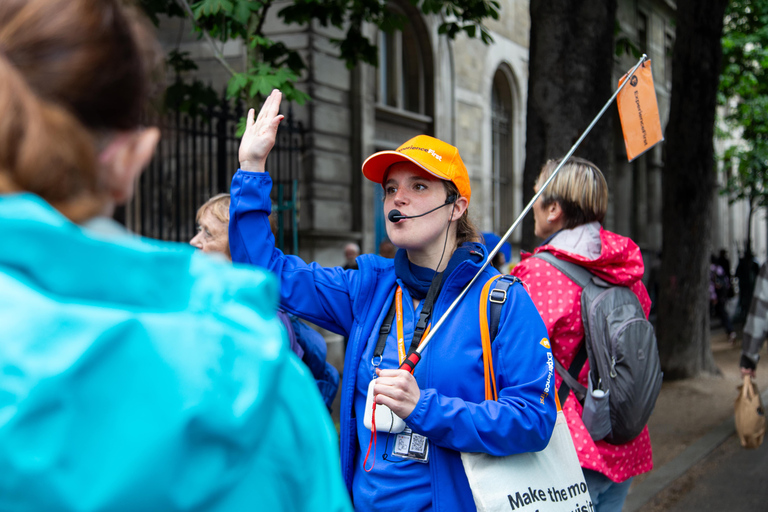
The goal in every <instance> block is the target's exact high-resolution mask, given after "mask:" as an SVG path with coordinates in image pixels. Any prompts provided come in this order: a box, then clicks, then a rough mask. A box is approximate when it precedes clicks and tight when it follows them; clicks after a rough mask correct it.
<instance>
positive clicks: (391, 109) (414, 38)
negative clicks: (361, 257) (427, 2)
mask: <svg viewBox="0 0 768 512" xmlns="http://www.w3.org/2000/svg"><path fill="white" fill-rule="evenodd" d="M388 8H389V9H391V10H392V11H393V12H396V13H399V14H401V15H403V16H405V17H406V20H407V21H406V23H405V25H404V26H403V29H402V31H394V32H392V33H386V32H384V31H383V30H382V31H379V36H378V46H379V48H378V49H379V65H378V68H377V69H376V78H375V85H376V109H375V125H374V135H373V139H374V140H375V141H376V144H375V147H373V148H372V149H373V150H374V151H381V150H385V149H394V148H396V147H398V146H399V145H400V144H402V143H403V142H405V141H406V140H408V139H410V138H412V137H414V136H416V135H418V134H421V133H423V134H427V135H433V134H434V122H433V115H434V108H435V107H434V102H435V99H434V66H435V64H434V55H433V52H432V45H431V43H430V37H429V30H428V29H427V25H426V23H425V22H424V17H423V15H422V14H421V12H420V10H419V9H418V8H417V7H416V6H415V5H414V4H413V3H412V2H410V1H409V0H393V1H391V2H389V3H388ZM372 83H373V81H372ZM371 186H373V187H374V192H373V193H372V194H371V196H372V197H376V198H380V197H381V194H382V192H381V186H379V185H372V184H371ZM372 207H373V223H374V226H373V227H374V243H375V247H378V246H379V243H380V242H381V241H382V240H383V239H384V237H385V234H386V230H385V225H386V219H385V218H384V213H383V211H382V207H381V201H374V202H373V206H372Z"/></svg>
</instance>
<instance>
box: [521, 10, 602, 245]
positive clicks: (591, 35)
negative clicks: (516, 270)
mask: <svg viewBox="0 0 768 512" xmlns="http://www.w3.org/2000/svg"><path fill="white" fill-rule="evenodd" d="M530 12H531V35H530V45H531V46H530V69H529V76H528V113H527V126H526V134H527V135H526V137H527V138H526V142H525V169H524V171H523V197H524V202H525V203H526V204H527V203H528V201H530V199H531V198H532V197H533V186H534V184H535V183H536V178H537V177H538V175H539V170H540V169H541V166H542V165H543V164H544V163H545V161H546V160H548V159H550V158H559V157H562V156H564V155H565V153H566V152H567V151H568V149H570V147H571V146H572V145H573V143H574V142H576V140H577V139H578V138H579V136H580V135H581V134H582V133H583V132H584V130H585V129H586V127H587V126H588V125H589V123H590V122H591V121H592V119H593V118H594V117H595V115H597V113H598V112H599V111H600V108H602V106H603V105H604V104H605V102H606V101H608V98H610V96H611V94H612V92H613V84H612V80H611V70H612V69H613V50H614V41H613V31H614V26H615V19H616V0H608V1H606V0H585V1H580V2H573V1H572V0H549V1H546V2H541V1H533V2H531V3H530ZM612 125H613V118H612V116H611V115H609V114H606V115H604V116H603V119H602V120H601V121H600V122H599V123H598V124H597V125H596V126H595V128H594V129H593V131H592V133H591V134H590V135H589V136H588V137H587V138H586V139H585V140H584V142H583V143H582V145H581V147H580V148H579V149H578V150H577V151H576V153H575V154H576V155H577V156H581V157H584V158H587V159H589V160H591V161H593V162H594V163H595V164H597V166H598V167H600V169H601V170H602V171H603V172H604V173H605V174H606V175H609V174H610V173H609V172H608V171H609V169H608V167H609V166H610V163H611V151H612V147H613V144H612V140H613V139H612V137H613V132H612ZM522 239H523V241H522V246H523V248H524V249H526V250H531V249H533V247H535V245H536V238H535V236H534V235H533V216H531V215H528V216H527V217H526V219H525V222H524V223H523V237H522Z"/></svg>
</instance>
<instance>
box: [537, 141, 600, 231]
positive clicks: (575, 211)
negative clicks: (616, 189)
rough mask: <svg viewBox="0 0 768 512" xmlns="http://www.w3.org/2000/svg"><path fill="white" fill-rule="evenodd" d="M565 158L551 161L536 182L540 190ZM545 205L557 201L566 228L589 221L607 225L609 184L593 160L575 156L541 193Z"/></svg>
mask: <svg viewBox="0 0 768 512" xmlns="http://www.w3.org/2000/svg"><path fill="white" fill-rule="evenodd" d="M561 160H562V159H558V160H549V161H548V162H547V163H546V164H544V166H543V167H542V168H541V172H540V173H539V178H538V179H537V180H536V183H537V185H538V186H539V187H540V186H542V185H543V184H544V182H545V181H547V179H549V177H550V176H551V175H552V173H553V172H554V170H555V169H556V168H557V166H558V164H559V163H560V162H561ZM541 200H542V203H543V204H544V206H549V205H550V204H552V203H553V202H557V203H558V204H559V205H560V208H562V210H563V217H564V219H565V223H564V225H563V227H564V228H565V229H573V228H575V227H576V226H580V225H582V224H587V223H588V222H594V221H597V222H603V219H604V218H605V212H606V211H607V210H608V184H607V183H606V182H605V177H604V176H603V173H602V172H600V169H598V168H597V166H596V165H595V164H593V163H592V162H590V161H589V160H585V159H583V158H578V157H575V156H572V157H571V158H569V159H568V161H567V162H566V163H565V164H564V165H563V167H562V168H561V169H560V171H559V172H558V173H557V176H555V179H554V180H552V182H551V183H550V184H549V185H547V188H546V190H544V193H542V194H541Z"/></svg>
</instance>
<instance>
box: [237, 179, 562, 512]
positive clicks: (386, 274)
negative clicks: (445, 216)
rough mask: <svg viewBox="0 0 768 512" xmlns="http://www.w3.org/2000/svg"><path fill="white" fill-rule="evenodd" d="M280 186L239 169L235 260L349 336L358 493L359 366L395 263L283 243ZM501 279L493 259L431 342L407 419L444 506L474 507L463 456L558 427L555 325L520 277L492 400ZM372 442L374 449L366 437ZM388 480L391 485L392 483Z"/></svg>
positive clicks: (347, 412)
mask: <svg viewBox="0 0 768 512" xmlns="http://www.w3.org/2000/svg"><path fill="white" fill-rule="evenodd" d="M271 186H272V180H271V178H270V177H269V175H268V174H267V173H249V172H244V171H242V170H239V171H238V172H237V173H236V174H235V176H234V178H233V180H232V187H231V195H232V202H231V206H230V227H229V237H230V238H229V242H230V250H231V252H232V258H233V260H234V261H240V262H249V263H252V264H255V265H259V266H262V267H265V268H268V269H269V270H271V271H273V272H275V273H276V275H277V276H278V277H279V278H280V282H281V285H282V286H281V297H280V301H281V304H282V307H284V308H285V309H286V310H287V311H289V312H291V313H294V314H296V315H298V316H300V317H302V318H305V319H307V320H309V321H311V322H313V323H315V324H317V325H320V326H322V327H324V328H326V329H328V330H331V331H333V332H336V333H339V334H341V335H344V336H348V337H349V342H348V344H347V352H346V356H345V361H344V377H343V381H342V388H341V393H342V395H341V409H340V415H341V460H342V471H343V474H344V478H345V480H346V482H347V486H348V488H349V489H350V491H351V492H352V493H353V497H354V492H355V489H354V488H353V474H354V472H356V471H362V467H359V466H358V465H357V464H356V463H355V462H356V451H357V450H358V449H359V441H358V437H357V435H358V431H357V422H358V421H362V418H361V417H359V415H358V417H357V418H355V417H354V413H353V410H354V408H353V406H354V401H355V391H356V385H357V384H358V383H357V382H356V380H357V378H358V368H359V365H367V364H370V361H363V360H362V358H361V355H362V353H363V351H364V349H365V348H366V344H368V343H375V341H376V339H377V338H378V333H379V329H380V326H381V323H382V321H383V318H384V316H385V314H386V311H387V309H388V308H389V306H390V304H391V302H392V298H393V295H394V291H395V285H396V276H395V270H394V263H393V260H391V259H385V258H382V257H379V256H375V255H363V256H360V257H358V259H357V262H358V264H359V270H342V269H341V268H340V267H334V268H324V267H321V266H320V265H318V264H316V263H311V264H306V263H305V262H303V261H302V260H301V259H299V258H298V257H295V256H286V255H284V254H283V253H282V252H280V251H279V250H277V249H274V237H273V236H272V233H271V230H270V227H269V220H268V218H267V216H268V214H269V210H270V207H271V204H270V199H269V193H270V190H271ZM481 250H482V248H481ZM484 261H485V255H483V258H482V260H481V261H480V262H475V261H472V260H467V261H465V262H463V263H462V264H460V265H459V266H458V267H457V268H456V269H455V270H454V271H453V273H451V275H450V276H448V278H446V281H445V282H444V284H443V289H442V292H441V294H440V296H439V297H438V300H437V301H436V303H435V306H434V313H433V319H437V318H440V317H441V315H442V314H443V312H445V311H446V309H447V308H448V307H449V306H450V304H451V302H452V301H453V300H454V299H455V298H456V296H457V295H458V294H459V293H460V292H461V290H462V288H463V287H464V285H466V284H467V283H468V282H469V281H470V280H471V278H472V277H473V276H474V275H475V273H476V272H477V270H479V268H480V266H482V263H483V262H484ZM496 274H498V272H497V271H496V270H494V269H493V268H492V267H490V266H489V267H487V268H486V269H485V270H484V275H482V276H480V277H479V278H478V280H477V281H476V282H475V284H474V285H473V286H472V288H471V289H470V290H469V292H468V293H467V295H466V296H465V297H464V299H463V302H462V303H461V304H460V305H459V307H457V308H456V309H455V310H454V312H453V313H452V315H451V316H450V318H448V319H447V321H446V322H445V323H444V324H443V326H442V327H441V328H440V331H439V332H438V333H437V334H436V335H435V337H434V338H433V339H432V341H431V342H430V345H429V346H428V347H427V348H426V350H425V351H424V353H423V359H422V361H421V362H420V363H419V365H418V366H417V368H416V372H415V373H414V376H415V377H416V380H417V382H418V384H419V388H420V390H421V397H420V399H419V403H418V404H417V406H416V409H415V410H414V411H413V413H412V414H411V415H410V416H408V417H407V418H404V419H405V421H406V422H407V424H408V425H409V426H410V427H411V428H412V429H413V430H414V431H416V432H418V433H420V434H422V435H425V436H426V437H428V438H429V440H430V442H431V443H432V444H431V448H430V450H431V451H430V461H429V463H428V465H429V471H430V476H431V488H430V489H426V490H425V492H429V493H431V497H432V500H431V502H432V506H433V509H434V510H438V511H466V510H474V508H475V505H474V501H473V498H472V494H471V491H470V489H469V483H468V482H467V478H466V475H465V473H464V468H463V466H462V463H461V457H460V452H462V451H466V452H485V453H490V454H493V455H499V456H501V455H509V454H514V453H521V452H527V451H538V450H542V449H543V448H544V447H545V446H546V445H547V443H548V441H549V438H550V436H551V434H552V430H553V428H554V422H555V415H556V409H555V402H554V396H553V395H554V391H555V390H554V377H553V370H554V368H553V360H552V353H551V351H550V350H549V343H548V342H546V340H547V331H546V328H545V326H544V323H543V321H542V320H541V317H540V316H539V314H538V312H537V310H536V308H535V307H534V305H533V302H532V301H531V298H530V297H529V296H528V294H527V293H526V292H525V290H524V289H523V288H522V286H521V285H519V284H515V285H514V286H512V287H511V288H510V289H509V294H508V299H507V301H506V303H505V305H504V308H503V311H502V318H501V321H500V324H499V334H498V336H497V337H496V340H495V342H494V344H493V360H494V366H495V372H496V382H497V386H498V388H499V401H498V402H494V401H485V394H484V380H483V359H482V346H481V342H480V323H479V322H480V319H479V312H478V308H479V299H480V292H481V289H482V286H483V285H484V284H485V282H486V281H487V280H488V279H489V278H491V277H492V276H493V275H496ZM403 302H404V305H403V307H404V308H409V307H410V308H413V304H412V303H409V302H410V301H403ZM404 314H406V313H405V312H404ZM408 314H411V315H412V314H413V312H412V311H410V312H409V313H408ZM435 321H436V320H435ZM393 331H394V329H393ZM366 384H367V383H366ZM363 388H365V386H363ZM364 442H365V444H366V445H367V442H368V440H367V439H365V440H364ZM363 455H364V454H363ZM369 465H370V461H369ZM382 487H384V488H386V482H382ZM365 492H366V493H370V492H376V490H375V489H366V490H365ZM411 497H412V496H411V495H410V493H408V492H403V493H398V498H397V499H399V500H400V501H399V505H397V509H398V510H410V509H412V501H411V499H410V498H411ZM353 501H354V500H353ZM396 501H397V500H396ZM390 504H392V501H390Z"/></svg>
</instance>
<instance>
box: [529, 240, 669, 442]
mask: <svg viewBox="0 0 768 512" xmlns="http://www.w3.org/2000/svg"><path fill="white" fill-rule="evenodd" d="M535 257H537V258H541V259H543V260H544V261H546V262H548V263H550V264H551V265H552V266H554V267H555V268H556V269H558V270H559V271H561V272H562V273H563V274H565V275H566V276H567V277H568V278H570V279H571V280H572V281H573V282H574V283H576V284H578V285H579V286H580V287H581V288H582V292H581V318H582V322H583V323H584V339H585V343H583V344H582V347H581V349H580V351H579V354H577V356H576V358H575V359H574V362H573V363H572V364H571V367H570V368H569V369H568V370H566V369H565V368H564V367H563V366H562V365H561V364H560V363H559V362H557V361H556V367H557V372H558V373H559V374H560V376H561V377H562V378H563V385H562V386H561V389H560V390H559V392H558V396H559V398H560V402H561V403H564V402H565V398H567V397H568V391H569V389H573V391H574V394H575V395H576V397H577V399H579V401H580V402H582V404H583V405H584V412H583V414H582V419H583V420H584V425H585V426H586V427H587V430H588V431H589V433H590V435H591V436H592V438H593V439H594V440H596V441H599V440H600V439H605V441H607V442H609V443H611V444H624V443H627V442H629V441H631V440H632V439H634V438H635V437H637V436H638V435H639V434H640V432H642V430H643V427H645V424H646V423H648V418H649V417H650V416H651V413H652V412H653V408H654V406H655V405H656V398H657V397H658V396H659V391H660V390H661V379H662V372H661V363H660V362H659V352H658V348H657V346H656V335H655V334H654V331H653V325H651V323H650V322H649V321H648V319H647V318H646V317H645V312H644V311H643V308H642V306H641V305H640V301H639V300H638V299H637V296H636V295H635V294H634V293H633V292H632V290H630V289H629V288H627V287H626V286H618V285H613V284H610V283H608V282H606V281H604V280H602V279H600V278H599V277H597V276H595V275H593V274H592V273H591V272H589V271H588V270H587V269H585V268H584V267H582V266H580V265H577V264H575V263H571V262H567V261H563V260H560V259H558V258H556V257H555V256H554V255H553V254H551V253H548V252H540V253H538V254H536V255H535ZM585 348H586V350H585ZM587 357H588V358H589V367H590V372H589V379H588V380H589V386H588V388H585V387H584V386H583V385H581V384H580V383H579V382H578V381H577V378H578V375H579V372H581V369H582V367H583V366H584V362H585V360H586V359H587Z"/></svg>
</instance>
